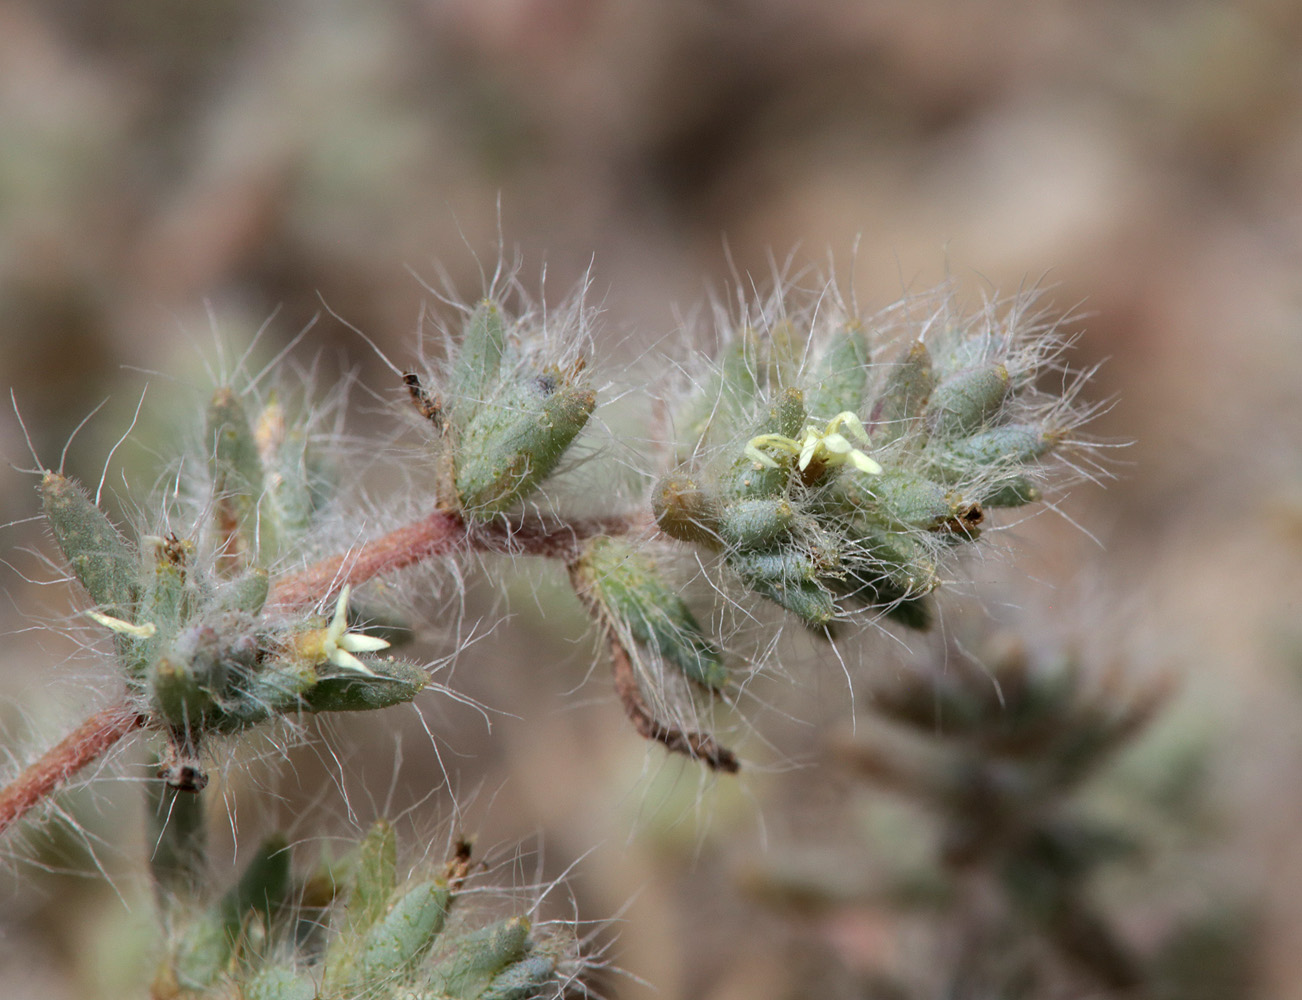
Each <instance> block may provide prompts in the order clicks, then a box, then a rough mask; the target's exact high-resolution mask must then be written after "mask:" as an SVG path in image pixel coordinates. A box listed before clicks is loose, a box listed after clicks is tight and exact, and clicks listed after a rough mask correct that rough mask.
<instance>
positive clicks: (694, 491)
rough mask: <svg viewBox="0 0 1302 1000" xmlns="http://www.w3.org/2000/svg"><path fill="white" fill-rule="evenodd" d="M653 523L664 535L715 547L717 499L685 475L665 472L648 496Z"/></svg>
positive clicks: (717, 538) (717, 544) (716, 541)
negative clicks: (653, 491) (652, 492)
mask: <svg viewBox="0 0 1302 1000" xmlns="http://www.w3.org/2000/svg"><path fill="white" fill-rule="evenodd" d="M651 510H652V512H653V513H654V514H655V518H656V523H657V524H659V525H660V530H661V531H663V532H664V533H665V534H666V535H671V536H672V537H674V538H677V539H678V540H679V541H683V542H694V543H695V544H697V545H705V546H707V547H709V548H712V549H713V548H718V547H719V534H718V531H719V511H720V508H719V500H718V498H717V497H716V496H714V494H712V493H709V492H707V491H706V490H704V489H702V488H701V487H700V486H698V485H697V483H696V480H694V479H691V478H689V477H688V476H666V477H665V478H664V479H662V480H660V483H659V484H658V485H657V487H656V491H655V494H654V495H653V496H652V497H651Z"/></svg>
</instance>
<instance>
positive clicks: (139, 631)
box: [86, 611, 158, 639]
mask: <svg viewBox="0 0 1302 1000" xmlns="http://www.w3.org/2000/svg"><path fill="white" fill-rule="evenodd" d="M86 617H87V618H90V619H91V620H92V621H96V622H99V624H101V625H103V626H104V627H105V628H109V629H112V630H113V631H114V632H121V633H122V634H123V635H130V636H134V637H135V638H137V639H148V638H149V637H150V636H151V635H153V634H154V633H155V632H157V631H158V627H157V626H156V625H154V623H153V622H145V623H144V624H143V625H132V624H131V623H130V622H124V621H123V620H122V619H121V618H114V617H113V616H112V615H104V614H100V613H99V612H98V611H87V612H86Z"/></svg>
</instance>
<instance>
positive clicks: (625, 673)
mask: <svg viewBox="0 0 1302 1000" xmlns="http://www.w3.org/2000/svg"><path fill="white" fill-rule="evenodd" d="M610 656H611V660H612V662H613V664H614V668H615V693H616V694H617V695H619V700H620V703H621V704H622V705H623V706H624V714H626V715H627V716H628V719H629V721H630V722H631V723H633V728H634V729H636V730H637V731H638V735H640V736H641V737H642V738H643V739H646V740H653V741H655V742H656V743H660V744H662V745H663V746H664V747H665V749H666V750H669V751H670V752H671V753H681V754H683V755H684V756H687V757H691V758H692V759H693V760H699V761H701V762H702V763H703V764H705V765H706V766H707V767H709V768H710V770H712V771H723V772H725V773H726V774H736V773H737V772H738V771H739V770H740V769H741V764H740V763H739V762H738V760H737V755H736V754H734V753H733V752H732V751H731V750H729V749H728V748H727V747H725V746H721V745H720V744H719V743H717V742H715V739H714V737H713V736H711V735H710V734H709V733H697V732H692V731H691V730H687V729H683V728H681V727H679V726H675V725H672V724H670V723H668V722H663V721H661V720H660V719H657V718H656V717H655V714H654V713H653V712H652V711H651V708H650V706H648V705H647V703H646V699H645V698H643V697H642V689H641V688H640V687H639V686H638V683H637V671H636V670H635V669H634V668H633V660H632V658H631V657H630V656H629V655H628V650H627V649H625V648H624V644H623V643H622V642H620V641H619V639H617V638H615V635H614V633H613V632H612V633H611V637H610Z"/></svg>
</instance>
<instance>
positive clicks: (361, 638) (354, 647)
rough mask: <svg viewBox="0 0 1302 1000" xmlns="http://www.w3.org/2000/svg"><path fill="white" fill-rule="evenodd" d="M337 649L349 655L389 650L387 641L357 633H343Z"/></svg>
mask: <svg viewBox="0 0 1302 1000" xmlns="http://www.w3.org/2000/svg"><path fill="white" fill-rule="evenodd" d="M338 645H339V648H340V649H346V650H347V651H348V652H350V653H375V652H378V651H379V650H381V649H388V648H389V641H388V640H387V639H381V638H380V637H379V636H374V635H362V634H361V633H359V632H345V633H344V634H343V635H342V636H341V637H340V638H339V643H338Z"/></svg>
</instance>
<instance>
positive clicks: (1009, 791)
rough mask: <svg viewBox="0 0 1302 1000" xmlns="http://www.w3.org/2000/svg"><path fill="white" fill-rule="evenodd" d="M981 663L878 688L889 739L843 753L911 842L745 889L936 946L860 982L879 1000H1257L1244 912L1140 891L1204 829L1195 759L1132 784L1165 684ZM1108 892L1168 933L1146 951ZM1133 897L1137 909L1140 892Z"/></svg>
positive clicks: (874, 733) (1184, 750) (877, 734)
mask: <svg viewBox="0 0 1302 1000" xmlns="http://www.w3.org/2000/svg"><path fill="white" fill-rule="evenodd" d="M985 645H986V648H985V649H984V650H982V651H981V653H980V656H981V658H980V661H977V660H975V659H973V658H971V657H970V656H969V655H966V654H962V653H959V652H958V651H957V650H955V649H953V648H951V649H950V653H951V654H952V655H950V656H949V657H947V658H946V660H945V662H944V664H943V666H942V667H939V668H937V669H936V670H918V671H914V672H908V673H906V674H904V675H903V676H902V677H899V678H897V679H895V680H892V681H890V682H885V683H882V684H880V685H878V686H876V687H875V689H874V692H873V699H872V706H873V709H874V712H875V715H876V717H877V721H878V723H879V724H878V725H875V726H873V727H871V730H868V729H867V727H865V728H864V729H863V730H861V731H860V733H859V734H857V735H855V736H853V737H844V738H840V739H837V740H834V741H833V743H832V753H833V756H834V757H835V758H836V759H837V761H838V762H839V765H840V767H841V768H842V769H843V770H848V771H849V772H850V773H852V774H853V775H855V776H856V777H857V778H858V780H860V781H862V782H863V783H864V790H865V793H872V795H871V797H872V798H880V796H881V794H882V793H890V794H893V795H894V796H897V797H901V798H903V799H904V800H905V801H906V802H907V803H909V804H910V805H911V806H912V808H910V809H909V810H908V820H907V822H908V824H909V826H910V828H911V832H910V833H909V834H908V836H907V840H908V844H907V845H905V844H903V843H901V842H900V840H899V839H898V838H893V837H891V836H889V835H888V836H884V837H882V838H881V839H879V840H875V841H874V842H873V843H871V844H868V845H866V846H867V848H868V849H869V850H870V851H872V853H873V854H874V855H875V862H874V864H873V865H866V864H864V863H863V859H862V858H861V859H860V862H859V863H858V865H857V866H856V868H855V869H847V867H846V865H845V864H844V863H843V864H842V865H841V866H840V867H838V868H837V869H836V871H835V872H831V871H822V870H821V869H820V868H819V866H818V865H817V864H810V865H809V866H807V867H805V868H797V869H791V870H786V871H784V870H782V869H781V868H780V867H769V866H760V867H756V868H755V869H754V870H752V871H751V873H750V876H749V885H750V888H751V889H753V890H754V891H755V892H756V893H758V894H759V895H760V897H762V898H763V899H765V900H766V901H767V902H768V903H769V904H770V905H774V906H777V907H779V908H782V909H786V910H788V911H791V910H793V909H798V910H800V911H802V912H805V913H809V912H820V911H821V912H829V911H831V910H834V909H836V908H841V907H859V908H867V909H868V910H870V911H873V912H876V913H878V914H880V915H881V916H882V918H883V919H885V920H887V921H888V922H893V923H894V924H895V925H897V926H898V927H899V928H901V929H902V928H904V927H906V926H908V925H910V924H912V925H914V926H916V925H919V924H920V925H922V926H923V927H924V928H926V931H927V937H929V939H930V942H931V947H932V948H933V949H934V952H935V953H934V954H933V955H931V956H930V957H928V958H927V959H926V960H925V962H922V963H918V962H916V961H915V962H913V963H909V964H905V965H899V966H897V967H894V968H892V967H890V964H889V963H883V966H882V967H881V968H877V969H874V970H872V971H871V972H870V973H869V974H868V975H867V978H866V980H865V981H863V982H861V983H860V984H859V987H861V989H859V990H857V992H861V993H862V995H865V996H872V997H891V998H895V997H900V998H906V997H913V996H919V997H921V996H934V995H943V996H952V997H973V998H976V997H994V996H999V997H1006V998H1009V1000H1016V998H1028V1000H1029V998H1041V997H1057V996H1064V997H1066V996H1082V995H1094V993H1098V992H1099V991H1102V992H1101V994H1100V995H1107V996H1125V997H1134V998H1161V1000H1167V998H1171V1000H1174V998H1176V997H1206V998H1209V1000H1210V998H1211V997H1222V998H1225V1000H1233V998H1243V997H1248V996H1250V995H1253V992H1252V980H1251V974H1250V972H1249V969H1250V966H1251V962H1250V948H1251V939H1252V933H1251V928H1252V920H1251V918H1250V915H1249V914H1248V912H1247V909H1246V907H1245V906H1244V904H1243V902H1242V901H1241V900H1234V899H1232V898H1226V897H1223V894H1222V899H1221V901H1220V902H1218V903H1215V904H1212V905H1208V906H1205V907H1202V908H1199V907H1197V906H1195V907H1191V906H1190V905H1189V903H1188V901H1187V900H1181V899H1180V896H1181V895H1182V890H1184V889H1187V888H1188V887H1187V886H1180V885H1170V884H1165V885H1164V884H1162V883H1161V881H1160V880H1155V879H1153V878H1151V877H1150V878H1149V879H1148V880H1147V881H1145V876H1144V868H1145V866H1146V865H1147V864H1148V863H1149V862H1150V861H1151V860H1152V857H1153V851H1154V845H1155V844H1157V843H1160V842H1161V841H1162V840H1163V839H1165V840H1166V841H1167V842H1168V843H1169V842H1170V841H1171V839H1172V838H1171V833H1172V831H1178V833H1179V836H1180V838H1181V839H1183V840H1184V841H1185V842H1186V843H1192V842H1193V841H1194V840H1196V836H1197V830H1198V829H1199V828H1202V829H1205V828H1206V827H1207V808H1206V803H1205V799H1204V796H1203V795H1202V794H1201V791H1202V781H1201V773H1200V768H1199V766H1198V763H1197V759H1196V755H1194V756H1191V748H1190V747H1189V746H1188V745H1187V744H1184V745H1179V746H1173V745H1167V746H1160V745H1159V746H1158V747H1157V749H1156V750H1154V751H1150V752H1147V753H1145V754H1143V759H1142V760H1141V761H1140V766H1139V767H1138V768H1132V773H1131V774H1130V775H1129V776H1127V775H1125V774H1124V773H1122V770H1123V769H1122V767H1121V765H1122V764H1123V763H1124V761H1123V760H1121V759H1120V757H1121V755H1124V754H1126V753H1128V752H1130V751H1131V748H1132V745H1134V750H1135V751H1136V752H1137V751H1139V750H1142V749H1143V748H1142V746H1140V744H1142V742H1143V738H1144V737H1145V736H1146V735H1147V733H1148V731H1149V729H1150V727H1151V725H1152V723H1153V721H1154V719H1155V718H1156V717H1157V716H1158V715H1159V713H1160V710H1161V709H1162V708H1163V706H1164V704H1165V703H1166V701H1167V695H1168V693H1169V685H1168V684H1167V683H1166V682H1165V681H1157V682H1149V683H1148V684H1146V685H1143V686H1137V685H1134V684H1128V683H1127V682H1126V680H1125V678H1124V677H1123V675H1122V672H1121V671H1120V670H1119V669H1113V670H1110V671H1107V672H1103V673H1099V672H1094V671H1091V670H1089V669H1088V668H1087V667H1085V666H1084V665H1083V664H1082V663H1081V662H1080V661H1079V660H1078V659H1076V658H1074V657H1070V656H1062V657H1059V658H1057V659H1053V660H1038V659H1036V658H1034V657H1032V656H1029V655H1028V654H1027V653H1026V651H1025V650H1024V648H1023V647H1022V646H1021V645H1020V644H1019V643H1017V642H1016V641H1014V640H1012V639H1011V638H1010V637H1009V636H1007V635H1003V636H999V637H993V638H991V639H990V640H988V641H987V642H986V644H985ZM1137 775H1139V777H1138V779H1137V777H1136V776H1137ZM923 831H925V834H924V833H923ZM1164 833H1165V834H1166V836H1165V838H1164V837H1163V834H1164ZM920 844H921V845H924V846H921V847H920ZM883 852H885V856H884V857H883V856H882V855H883ZM892 852H894V853H892ZM809 853H810V856H812V857H818V856H819V855H818V852H816V851H812V850H811V851H810V852H809ZM906 856H907V857H906ZM823 862H824V863H826V856H823ZM843 862H844V859H843ZM869 868H875V870H876V874H869V872H868V869H869ZM856 869H857V871H858V875H849V874H847V871H848V870H856ZM1109 877H1111V878H1112V879H1113V880H1114V882H1115V880H1116V879H1118V878H1121V877H1124V878H1126V879H1128V880H1129V881H1131V882H1132V883H1133V885H1134V887H1135V889H1136V890H1137V887H1138V886H1139V885H1140V884H1143V885H1145V886H1147V887H1148V888H1147V899H1146V900H1144V903H1145V904H1147V906H1149V907H1151V909H1150V910H1149V911H1148V913H1147V916H1146V921H1147V922H1148V923H1149V924H1152V925H1155V926H1150V927H1149V928H1148V929H1147V930H1146V931H1144V932H1140V933H1136V931H1135V928H1134V927H1133V926H1132V925H1133V924H1134V920H1133V919H1131V920H1128V919H1127V917H1128V915H1127V913H1126V912H1125V911H1124V909H1122V908H1121V906H1120V905H1119V904H1118V903H1117V902H1116V901H1115V900H1114V901H1113V902H1112V903H1109V902H1108V893H1107V892H1106V890H1105V887H1106V885H1107V880H1108V878H1109ZM1222 888H1223V887H1222ZM1112 895H1114V896H1115V895H1117V893H1115V892H1114V893H1113V894H1112ZM1121 895H1123V896H1125V895H1128V896H1129V897H1130V900H1131V903H1132V905H1133V904H1134V902H1135V900H1136V898H1137V896H1138V892H1137V891H1131V892H1129V893H1123V894H1121ZM1161 899H1165V900H1166V905H1165V908H1163V907H1162V906H1161V905H1159V900H1161ZM1157 927H1160V931H1157V930H1156V928H1157ZM901 933H903V931H902V930H901ZM914 957H915V959H916V957H917V956H914ZM924 969H925V970H929V971H923V970H924ZM832 992H833V993H835V990H833V991H832Z"/></svg>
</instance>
